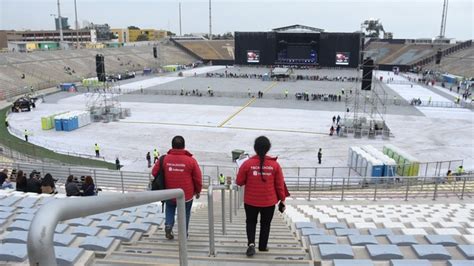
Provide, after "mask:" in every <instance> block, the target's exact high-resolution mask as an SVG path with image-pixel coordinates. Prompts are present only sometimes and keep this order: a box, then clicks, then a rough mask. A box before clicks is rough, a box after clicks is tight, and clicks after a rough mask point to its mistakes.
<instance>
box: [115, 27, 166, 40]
mask: <svg viewBox="0 0 474 266" xmlns="http://www.w3.org/2000/svg"><path fill="white" fill-rule="evenodd" d="M110 31H111V32H112V33H113V34H114V35H115V37H117V39H118V40H117V41H118V42H122V43H126V42H137V41H158V40H161V39H163V38H165V37H167V36H168V32H167V31H166V30H155V29H139V28H135V27H134V28H128V29H119V28H117V29H111V30H110Z"/></svg>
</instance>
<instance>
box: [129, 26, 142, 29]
mask: <svg viewBox="0 0 474 266" xmlns="http://www.w3.org/2000/svg"><path fill="white" fill-rule="evenodd" d="M128 29H129V30H139V29H140V28H139V27H136V26H128Z"/></svg>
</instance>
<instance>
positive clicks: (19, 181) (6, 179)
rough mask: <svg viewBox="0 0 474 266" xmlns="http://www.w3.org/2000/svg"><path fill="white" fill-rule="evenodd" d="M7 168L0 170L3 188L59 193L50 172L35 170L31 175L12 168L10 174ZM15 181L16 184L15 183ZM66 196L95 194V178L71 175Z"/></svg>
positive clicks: (39, 192) (66, 186) (55, 180)
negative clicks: (43, 172)
mask: <svg viewBox="0 0 474 266" xmlns="http://www.w3.org/2000/svg"><path fill="white" fill-rule="evenodd" d="M8 173H9V171H8V169H7V168H5V169H3V171H2V172H0V186H1V188H2V189H15V190H16V191H20V192H27V193H37V194H57V193H58V188H57V186H56V182H57V181H58V179H56V178H53V176H52V175H51V174H50V173H46V174H45V175H44V176H42V175H41V173H40V172H38V171H36V170H33V171H31V173H30V174H29V175H27V173H25V172H23V171H22V170H16V169H14V170H12V172H11V174H10V175H8ZM13 182H14V183H15V185H13ZM65 190H66V196H68V197H69V196H94V195H97V191H100V189H96V187H95V185H94V180H93V179H92V177H91V176H81V178H80V179H78V178H77V177H74V176H73V175H69V176H68V178H67V180H66V183H65Z"/></svg>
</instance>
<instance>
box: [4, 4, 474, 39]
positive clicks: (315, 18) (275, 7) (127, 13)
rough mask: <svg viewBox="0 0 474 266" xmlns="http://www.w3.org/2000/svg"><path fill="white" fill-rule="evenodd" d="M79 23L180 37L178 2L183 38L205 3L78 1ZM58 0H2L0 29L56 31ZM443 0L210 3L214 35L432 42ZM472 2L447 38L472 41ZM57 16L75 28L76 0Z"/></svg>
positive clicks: (454, 15) (455, 14) (204, 20)
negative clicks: (363, 33)
mask: <svg viewBox="0 0 474 266" xmlns="http://www.w3.org/2000/svg"><path fill="white" fill-rule="evenodd" d="M76 1H77V10H78V20H79V23H80V25H82V23H83V21H84V20H87V21H89V22H94V23H96V24H102V23H108V24H109V25H110V26H111V27H113V28H124V27H127V26H129V25H135V26H138V27H140V28H156V29H168V30H171V31H173V32H176V33H178V32H179V19H178V17H179V16H178V3H179V2H181V3H182V4H181V5H182V30H183V34H184V33H197V32H208V31H209V6H208V1H206V0H204V1H203V0H181V1H178V0H163V1H162V0H153V1H152V0H76ZM56 3H57V0H0V29H15V30H24V29H32V30H40V29H54V20H53V17H52V16H51V14H57V5H56ZM442 9H443V0H397V1H395V0H362V1H360V0H306V1H305V0H296V1H289V0H287V1H281V0H255V1H249V0H246V1H236V0H213V1H212V27H213V33H214V34H215V33H224V32H228V31H232V32H233V31H266V30H270V29H272V28H276V27H281V26H286V25H292V24H303V25H308V26H313V27H317V28H322V29H325V30H326V31H329V32H354V31H357V30H359V29H360V24H361V22H362V21H364V20H366V19H368V18H379V19H380V20H381V22H382V24H383V26H384V28H385V30H386V31H390V32H393V33H394V38H432V37H435V36H437V35H439V30H440V23H441V13H442ZM473 14H474V4H473V0H450V1H449V9H448V18H447V28H446V36H447V37H450V38H456V39H459V40H465V39H472V38H473V30H474V28H473V22H474V21H473V16H474V15H473ZM61 15H62V16H64V17H68V18H69V24H70V25H74V0H61Z"/></svg>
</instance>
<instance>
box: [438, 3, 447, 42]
mask: <svg viewBox="0 0 474 266" xmlns="http://www.w3.org/2000/svg"><path fill="white" fill-rule="evenodd" d="M447 17H448V0H444V4H443V14H442V15H441V29H440V31H439V38H440V39H443V38H444V36H445V33H446V18H447Z"/></svg>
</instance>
